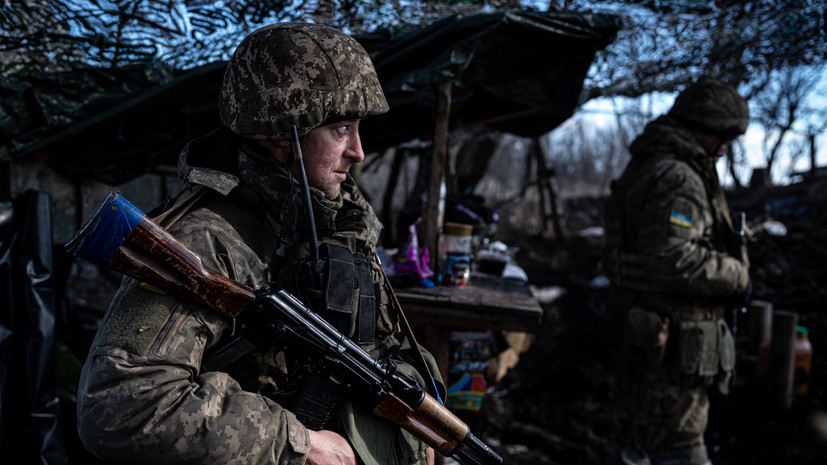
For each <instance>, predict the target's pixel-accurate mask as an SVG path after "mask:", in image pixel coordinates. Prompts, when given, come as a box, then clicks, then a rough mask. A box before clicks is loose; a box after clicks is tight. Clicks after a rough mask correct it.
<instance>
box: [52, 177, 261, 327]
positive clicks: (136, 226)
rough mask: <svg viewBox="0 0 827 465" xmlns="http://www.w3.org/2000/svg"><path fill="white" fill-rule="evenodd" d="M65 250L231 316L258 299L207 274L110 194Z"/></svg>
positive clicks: (140, 214) (171, 238) (185, 249)
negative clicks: (254, 299)
mask: <svg viewBox="0 0 827 465" xmlns="http://www.w3.org/2000/svg"><path fill="white" fill-rule="evenodd" d="M66 250H67V251H68V252H69V253H71V254H73V255H75V256H77V257H80V258H83V259H85V260H88V261H90V262H92V263H94V264H96V265H101V266H105V267H107V268H111V269H113V270H115V271H118V272H121V273H123V274H125V275H127V276H130V277H132V278H135V279H138V280H140V281H143V282H146V283H149V284H152V285H154V286H157V287H159V288H161V289H166V290H173V291H175V292H178V293H180V294H183V295H185V296H187V297H190V298H191V299H194V300H195V301H197V302H200V303H202V304H205V305H208V306H210V307H212V308H213V309H215V310H217V311H219V312H221V313H223V314H225V315H228V316H231V317H235V316H237V315H238V314H239V313H240V312H241V311H242V310H243V309H244V308H245V307H246V306H247V305H248V304H249V303H250V302H252V300H253V298H254V293H253V290H252V289H250V288H248V287H246V286H244V285H242V284H240V283H238V282H236V281H233V280H231V279H228V278H226V277H224V276H221V275H219V274H217V273H214V272H212V271H210V270H209V269H207V268H206V267H205V266H204V264H203V263H202V262H201V258H200V257H199V256H198V255H197V254H196V253H195V252H193V251H192V250H191V249H190V248H189V247H187V246H186V245H184V244H183V243H182V242H180V241H179V240H178V239H176V238H175V237H174V236H172V235H171V234H169V233H168V232H167V231H166V230H165V229H163V228H162V227H160V226H158V225H157V224H155V223H154V222H153V221H152V220H150V219H149V218H147V216H146V215H145V214H144V213H143V212H142V211H141V210H140V209H138V208H137V207H135V206H134V205H132V204H131V203H129V201H127V200H126V199H125V198H123V197H121V196H120V194H119V193H117V192H110V193H109V195H108V196H107V197H106V199H105V200H104V202H103V204H101V206H100V207H99V208H98V211H97V212H96V213H95V215H94V216H93V217H92V218H91V219H90V220H89V221H88V222H87V223H86V225H85V226H84V227H83V228H82V229H81V230H80V231H78V233H77V234H75V236H74V237H73V238H72V239H71V240H70V241H69V242H67V243H66Z"/></svg>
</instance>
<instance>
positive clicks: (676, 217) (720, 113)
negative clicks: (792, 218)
mask: <svg viewBox="0 0 827 465" xmlns="http://www.w3.org/2000/svg"><path fill="white" fill-rule="evenodd" d="M687 91H688V93H687V94H682V96H683V97H684V98H681V97H679V98H678V99H677V100H676V104H675V105H676V109H674V110H673V112H674V113H673V112H670V113H669V114H667V115H664V116H660V117H659V118H657V119H655V120H654V121H652V122H650V123H649V124H648V125H647V126H646V128H645V130H644V132H643V133H642V134H641V135H640V136H638V138H637V139H635V141H634V142H633V143H632V145H631V146H630V152H631V154H632V159H631V161H630V162H629V164H628V166H627V167H626V170H625V171H624V173H623V175H622V176H621V177H620V178H619V179H618V180H616V181H614V182H613V185H612V193H611V196H610V198H609V199H608V201H607V203H606V206H605V211H606V225H607V228H606V239H605V248H604V253H603V261H602V264H603V272H604V273H605V274H606V275H607V276H608V277H609V278H610V280H611V283H612V286H611V288H610V294H609V297H608V300H607V307H608V309H609V310H610V312H611V313H612V314H613V315H614V316H615V318H616V319H617V325H618V328H624V335H623V337H625V338H626V340H627V341H628V338H629V331H632V330H631V329H629V328H630V325H629V323H628V321H627V320H626V318H627V315H628V314H629V310H630V309H632V308H635V309H642V310H643V311H646V312H652V313H654V314H656V315H657V316H658V318H660V321H664V322H667V323H668V333H667V335H668V340H667V342H666V352H665V354H666V355H665V357H664V358H663V362H662V363H661V364H658V365H646V364H643V363H641V360H637V359H635V358H634V357H627V358H625V359H624V360H619V365H618V366H619V367H620V372H619V373H620V376H619V378H618V390H617V393H616V394H617V395H618V398H617V399H616V400H615V402H614V404H615V405H617V406H618V410H619V411H618V413H619V414H620V418H621V421H622V426H623V431H624V432H625V433H626V434H628V436H629V440H630V442H631V443H633V444H634V445H635V446H637V447H639V448H640V450H642V451H644V452H646V453H647V454H648V455H649V458H650V459H651V460H652V463H653V464H656V463H679V462H659V461H658V459H657V457H662V458H664V457H670V454H674V453H678V456H679V457H683V460H685V461H683V462H680V463H686V464H690V465H696V464H697V465H700V464H703V463H706V462H707V454H706V449H705V447H704V442H703V435H704V431H705V430H706V426H707V421H708V413H709V399H708V395H707V389H708V388H709V387H718V388H720V390H721V391H722V392H726V391H727V389H728V386H729V381H730V379H731V373H732V370H733V368H734V363H735V355H734V340H733V338H732V335H731V333H730V331H729V328H728V327H727V324H726V322H725V320H724V319H723V315H724V311H725V309H726V308H727V307H726V305H727V302H729V301H730V299H731V298H732V296H734V295H738V294H739V293H743V292H744V291H745V290H746V288H747V287H748V282H749V262H748V259H747V255H746V252H745V250H743V245H742V244H740V243H738V242H737V241H736V240H735V233H734V230H733V226H732V222H731V219H730V216H729V211H728V206H727V204H726V200H725V199H724V196H723V192H722V191H721V188H720V186H719V184H718V176H717V172H716V171H715V168H714V165H712V164H710V163H709V162H708V161H707V160H708V157H709V155H708V154H707V153H706V151H705V149H704V148H703V147H702V146H701V144H700V143H699V142H698V140H697V138H696V137H695V135H694V133H693V131H692V129H693V128H690V127H688V126H687V124H686V123H685V119H686V118H687V117H689V118H694V119H695V121H694V122H693V124H692V125H693V127H694V128H698V127H700V126H701V125H702V124H712V122H714V121H718V122H720V121H721V119H722V118H724V119H726V120H727V121H728V122H729V124H730V128H729V129H732V127H734V128H735V129H734V130H733V131H734V132H736V133H737V132H739V131H740V132H743V129H745V128H746V121H745V120H744V118H745V114H748V113H745V112H744V107H745V102H743V99H741V98H740V97H738V100H739V101H738V102H733V97H732V93H733V92H734V90H732V89H730V90H727V91H724V92H721V89H720V86H718V85H717V83H715V84H712V85H711V86H710V85H706V86H701V87H700V88H699V87H693V88H690V89H687ZM687 95H688V96H689V97H692V98H695V99H702V100H703V99H706V100H705V101H697V100H695V101H688V100H687V99H686V96H687ZM721 95H723V98H722V99H720V100H716V98H718V97H720V96H721ZM735 95H737V94H735ZM733 103H737V105H735V107H734V108H733V107H732V106H730V107H729V108H728V109H720V108H717V107H716V105H732V104H733ZM742 103H743V106H742V105H741V104H742ZM713 108H714V110H712V109H713ZM675 114H677V115H679V116H680V117H681V120H680V121H679V120H678V119H677V118H676V117H675ZM705 117H706V119H704V118H705ZM721 127H724V126H723V125H722V126H719V128H721ZM731 136H734V134H731ZM636 311H638V310H636ZM676 451H677V452H676ZM680 454H683V456H681V455H680ZM672 459H674V457H672ZM664 460H666V459H665V458H664Z"/></svg>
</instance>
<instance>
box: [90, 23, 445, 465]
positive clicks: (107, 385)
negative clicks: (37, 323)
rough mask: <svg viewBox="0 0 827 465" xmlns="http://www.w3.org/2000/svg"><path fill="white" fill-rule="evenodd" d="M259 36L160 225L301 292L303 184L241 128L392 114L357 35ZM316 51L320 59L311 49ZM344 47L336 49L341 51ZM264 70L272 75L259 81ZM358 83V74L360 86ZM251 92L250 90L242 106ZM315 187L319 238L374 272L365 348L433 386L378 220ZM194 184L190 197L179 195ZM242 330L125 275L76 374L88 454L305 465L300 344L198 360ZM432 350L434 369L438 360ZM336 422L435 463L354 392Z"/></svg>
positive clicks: (271, 128) (236, 68)
mask: <svg viewBox="0 0 827 465" xmlns="http://www.w3.org/2000/svg"><path fill="white" fill-rule="evenodd" d="M260 32H261V34H256V33H254V37H252V38H250V39H248V40H247V41H245V43H244V44H243V45H242V46H241V47H240V48H239V53H237V54H236V58H237V60H236V61H233V62H231V64H230V65H229V66H228V68H229V69H228V76H231V77H230V78H228V81H226V82H225V88H224V91H223V93H222V97H221V99H222V100H221V102H222V103H221V105H222V119H223V121H224V122H225V123H226V124H227V126H228V128H220V129H218V130H217V131H215V132H214V133H212V134H210V135H208V136H205V137H203V138H200V139H196V140H194V141H192V142H190V144H188V146H187V147H186V148H185V150H184V151H183V152H182V154H181V157H180V159H179V175H180V176H181V179H182V180H183V181H184V182H185V184H186V185H187V186H189V189H190V190H189V191H188V192H185V193H184V195H183V196H182V197H180V198H179V201H178V202H177V203H175V205H173V206H172V208H171V209H169V210H167V212H166V213H164V217H163V218H164V220H163V221H164V223H162V224H164V225H165V226H169V231H170V232H171V233H172V234H173V235H174V236H176V237H177V238H178V239H179V240H181V241H182V242H183V243H184V244H186V245H188V246H189V247H190V248H191V249H193V251H195V252H196V253H197V254H198V255H199V256H200V257H201V259H202V261H203V263H204V265H205V266H206V267H207V268H209V269H211V270H213V271H215V272H216V273H219V274H221V275H223V276H226V277H229V278H231V279H233V280H236V281H239V282H242V283H245V284H247V285H248V286H250V287H252V288H254V289H256V288H260V287H261V286H263V285H271V286H273V287H276V288H283V289H286V290H287V291H289V292H291V293H293V294H295V295H297V296H300V297H301V296H302V294H303V289H302V285H303V283H302V280H301V279H300V276H301V273H299V272H298V269H299V265H300V264H301V263H303V261H304V260H306V259H307V258H308V257H309V254H310V251H309V246H308V244H307V233H306V229H305V227H304V225H305V224H306V220H305V218H304V213H303V212H304V211H305V208H304V206H303V205H302V196H300V195H296V192H298V190H297V189H298V187H297V182H296V181H295V180H294V179H291V178H289V177H288V176H287V168H286V167H284V166H281V165H279V164H277V163H274V159H272V158H270V157H269V155H268V154H267V153H263V152H261V149H260V148H258V146H257V145H256V144H255V143H253V142H251V141H250V140H249V139H252V138H253V137H248V138H246V139H243V138H241V137H239V134H245V135H250V134H248V131H252V132H255V133H256V136H257V137H255V138H261V137H278V136H280V135H282V132H283V131H284V130H285V128H286V127H287V126H285V125H289V124H291V123H293V124H295V123H298V124H300V128H301V131H300V132H301V133H305V132H307V130H309V128H311V127H316V126H319V125H321V124H323V123H327V122H331V120H332V119H338V118H351V117H361V116H364V115H366V114H373V113H378V112H382V111H385V110H387V104H386V102H385V100H384V97H383V96H382V94H381V88H379V87H378V80H376V76H375V73H374V72H373V68H372V66H370V60H369V59H368V58H367V55H366V54H364V52H363V51H362V52H361V53H362V55H359V52H358V51H359V50H361V47H359V48H358V49H357V48H356V47H358V44H355V42H353V41H352V39H350V38H349V37H347V36H345V35H343V34H341V33H339V32H336V31H333V30H330V29H327V28H323V27H321V26H315V25H278V26H268V27H265V28H262V29H261V30H260ZM285 32H289V34H288V35H287V36H286V37H285V36H284V35H282V34H283V33H285ZM288 39H289V41H292V42H291V43H292V44H293V46H292V47H285V48H284V49H279V51H278V52H276V51H275V50H274V47H273V44H276V42H272V41H275V40H288ZM266 44H269V45H270V46H269V47H267V46H266ZM257 47H263V48H265V49H268V50H269V52H268V53H259V52H257V51H256V50H258V49H257ZM276 48H278V47H276ZM334 52H335V53H334ZM280 54H281V55H280ZM319 54H321V56H323V57H324V58H323V59H317V58H318V56H317V55H319ZM337 54H341V55H342V56H341V58H333V57H335V56H337ZM282 55H283V56H282ZM305 61H306V62H307V63H306V65H305V64H304V63H305ZM246 65H249V66H246ZM368 68H369V69H368ZM256 73H258V74H256ZM262 78H263V79H265V80H267V81H268V82H270V81H272V82H275V84H274V85H273V86H269V85H268V86H265V87H266V88H261V84H260V82H264V81H262V80H261V79H262ZM359 79H364V80H365V84H364V85H357V84H356V83H354V82H353V81H354V80H359ZM305 85H307V86H306V87H303V86H305ZM248 98H249V99H253V100H255V101H254V102H252V103H251V104H250V105H247V103H246V102H245V103H244V104H241V103H239V102H240V101H242V100H246V99H248ZM259 106H261V107H262V108H263V110H261V111H258V110H257V108H259ZM280 114H284V115H288V116H286V117H284V118H281V117H279V115H280ZM310 190H311V197H312V208H313V211H314V216H315V220H316V227H317V231H318V234H319V240H320V242H322V243H330V244H336V245H338V246H342V247H344V248H345V249H346V250H348V251H349V253H350V254H352V255H353V257H354V262H356V261H359V263H360V264H361V265H363V266H367V267H368V268H367V269H368V271H369V276H368V280H369V284H368V286H370V287H373V288H374V293H375V299H374V300H375V304H374V305H372V306H371V310H373V311H375V318H372V319H370V320H375V321H371V323H372V325H373V326H372V327H373V330H374V334H373V335H372V336H373V337H372V338H370V340H369V341H368V342H365V343H362V344H360V345H361V346H362V347H363V348H364V349H365V350H367V351H368V352H369V353H370V354H371V355H373V356H374V357H375V358H377V359H380V360H387V359H392V360H393V361H394V362H395V363H396V364H397V366H398V368H399V369H400V370H402V371H405V372H408V373H409V374H412V375H413V376H414V377H415V378H416V379H417V380H418V381H419V382H420V383H421V385H423V386H424V385H425V384H424V380H423V378H422V376H421V375H420V374H419V373H418V372H417V370H416V369H414V368H413V366H412V365H411V364H410V363H408V361H409V360H411V359H412V357H411V356H410V355H409V352H410V350H411V349H410V346H409V342H408V341H407V339H405V338H404V337H402V336H400V334H399V331H400V324H399V321H400V320H399V317H400V314H399V311H400V309H397V308H395V307H394V306H393V303H392V302H393V299H392V297H391V293H392V292H393V290H392V288H391V286H390V283H389V282H388V281H387V279H386V277H385V276H384V274H383V273H382V272H381V266H380V265H379V264H378V263H377V262H376V261H375V260H373V258H374V257H375V254H376V244H377V240H378V238H379V234H380V231H381V228H382V225H381V223H380V222H379V221H378V219H377V218H376V216H375V214H374V212H373V209H372V208H371V207H370V205H369V204H368V202H367V200H366V199H365V198H364V196H363V195H362V194H361V192H360V191H359V189H358V188H357V187H356V185H355V183H354V182H353V180H352V179H350V178H348V180H347V181H345V182H344V183H343V184H342V190H341V195H340V196H339V198H338V199H334V200H332V201H331V200H328V199H325V196H324V194H323V193H322V192H321V191H319V190H317V189H314V188H312V187H311V189H310ZM190 193H192V194H193V195H192V196H191V197H189V198H190V199H191V200H192V202H191V203H190V202H185V201H184V198H186V197H187V196H188V195H189V194H190ZM280 252H283V253H280ZM350 281H351V282H354V280H350ZM345 282H347V281H345ZM360 284H361V281H360ZM374 300H371V301H370V302H374ZM363 301H366V300H365V299H355V300H354V301H353V302H352V308H351V309H350V312H346V314H347V315H348V318H350V320H351V321H352V322H353V323H352V324H349V325H348V324H345V325H344V327H345V333H346V334H347V335H348V336H349V337H351V338H354V337H355V336H356V328H357V327H358V325H357V324H356V322H360V321H361V320H360V318H361V315H363V314H364V312H363V311H362V310H363V309H362V306H361V305H362V304H361V302H363ZM373 311H372V312H370V314H374V312H373ZM345 323H347V322H345ZM234 329H235V323H234V321H232V320H231V319H229V318H228V317H226V316H223V315H221V314H219V313H217V312H215V311H213V310H211V309H209V308H207V307H205V306H200V305H197V304H195V303H194V302H192V301H190V300H188V299H186V298H181V297H177V296H174V295H168V294H161V293H158V292H157V291H156V290H153V289H151V288H146V287H144V286H142V285H141V284H140V283H138V282H136V281H134V280H131V279H126V280H125V281H124V283H123V285H122V286H121V288H120V289H119V291H118V294H117V295H116V297H115V299H114V300H113V302H112V304H111V305H110V308H109V309H108V310H107V313H106V316H105V317H104V320H103V321H102V322H101V327H100V330H99V331H98V334H97V335H96V337H95V340H94V342H93V344H92V347H91V349H90V353H89V356H88V358H87V361H86V363H85V364H84V368H83V372H82V374H81V380H80V383H79V389H78V431H79V434H80V437H81V439H82V441H83V443H84V445H85V446H86V447H87V449H89V450H90V451H91V452H93V453H95V454H97V455H99V456H101V457H104V458H106V459H107V460H109V461H111V462H112V463H119V464H128V463H136V464H138V463H140V464H146V463H153V464H156V465H160V464H166V463H169V464H176V465H180V464H207V463H215V464H222V465H225V464H226V465H230V464H267V465H269V464H302V463H304V462H305V459H306V455H307V453H308V452H309V450H310V443H309V436H308V433H307V430H306V429H305V427H304V426H303V425H302V424H301V423H300V422H299V421H298V420H297V419H296V417H295V416H294V415H293V414H292V413H291V412H290V411H289V410H288V409H286V408H284V407H283V406H282V403H281V401H282V400H283V399H284V396H285V395H286V393H285V392H284V391H285V388H286V386H287V384H286V383H287V382H288V381H289V378H288V376H287V373H288V368H289V367H291V366H293V364H295V360H294V359H293V356H292V353H288V352H281V351H279V352H277V351H276V350H275V349H273V350H271V351H267V352H265V353H257V354H253V355H251V356H250V357H248V358H246V359H243V360H242V361H240V362H238V363H235V364H233V365H231V366H230V367H227V368H226V369H223V370H222V371H205V370H204V369H203V368H202V362H203V361H204V357H205V356H207V354H209V351H210V350H211V349H214V348H215V347H217V346H219V345H220V344H222V343H223V341H225V340H226V338H227V337H228V336H230V335H231V334H232V333H233V331H234ZM279 346H280V345H279V344H278V341H274V348H275V347H279ZM423 352H424V353H423V355H424V356H425V358H426V360H427V361H428V362H429V364H430V370H431V373H434V374H436V375H437V376H438V373H439V371H438V369H437V367H436V363H435V361H434V359H433V357H432V356H431V355H430V354H429V353H428V352H427V351H424V350H423ZM436 381H437V382H438V383H440V380H439V379H437V380H436ZM440 387H441V388H443V389H444V386H442V385H441V384H440ZM331 429H334V430H335V431H337V432H339V433H340V434H342V435H344V436H345V437H347V438H348V440H349V441H350V443H351V444H352V445H353V447H354V449H355V450H356V453H357V455H358V456H359V458H360V459H361V463H364V464H365V465H409V464H411V465H412V464H417V465H425V464H426V463H427V456H426V449H427V446H426V445H425V444H424V443H422V442H421V441H420V440H418V439H417V438H415V437H413V436H412V435H411V434H409V433H408V432H406V431H404V430H401V429H400V428H398V427H396V426H395V425H392V424H391V423H389V422H388V421H387V420H384V419H381V418H379V417H376V416H374V415H373V414H372V413H370V412H366V411H363V410H362V409H361V408H360V407H358V406H356V405H353V404H352V403H349V402H348V403H346V404H345V405H344V406H343V407H342V409H341V410H340V414H339V417H338V421H337V424H336V425H332V426H331Z"/></svg>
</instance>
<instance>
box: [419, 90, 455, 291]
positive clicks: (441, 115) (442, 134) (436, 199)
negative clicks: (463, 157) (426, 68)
mask: <svg viewBox="0 0 827 465" xmlns="http://www.w3.org/2000/svg"><path fill="white" fill-rule="evenodd" d="M450 112H451V82H450V81H446V82H442V83H440V84H439V86H438V87H437V92H436V118H435V122H434V140H433V148H434V153H433V157H432V158H431V179H430V182H429V184H428V204H427V208H426V213H425V224H424V235H425V244H426V245H427V247H428V254H429V255H430V258H431V268H432V269H433V271H434V273H435V274H436V275H437V276H438V275H439V274H440V273H441V272H442V264H441V263H440V262H439V232H440V230H441V229H442V216H443V212H444V208H445V206H444V205H443V204H442V200H443V199H442V193H443V189H445V188H446V186H445V183H446V180H445V163H446V161H445V160H446V159H447V158H448V157H447V153H448V122H449V116H450Z"/></svg>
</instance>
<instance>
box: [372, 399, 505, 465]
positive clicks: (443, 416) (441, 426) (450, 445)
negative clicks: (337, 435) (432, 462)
mask: <svg viewBox="0 0 827 465" xmlns="http://www.w3.org/2000/svg"><path fill="white" fill-rule="evenodd" d="M374 413H375V414H376V415H378V416H380V417H383V418H387V419H388V420H391V421H392V422H394V423H396V424H397V425H399V426H401V427H402V428H404V429H406V430H408V431H409V432H411V433H412V434H414V435H415V436H417V437H418V438H420V439H422V440H423V441H425V443H426V444H428V445H429V446H431V447H433V448H434V449H436V450H437V451H439V453H440V454H442V455H445V456H447V457H452V458H454V459H455V460H456V461H457V462H459V463H460V464H461V465H499V464H501V463H502V462H503V459H502V457H500V456H499V455H498V454H497V453H496V452H494V451H493V450H492V449H491V448H490V447H488V445H486V444H485V443H484V442H482V441H480V440H479V439H478V438H477V437H476V436H474V435H473V434H472V433H471V430H470V428H469V427H468V425H466V424H465V423H464V422H463V421H462V420H460V419H459V418H457V416H456V415H454V414H453V413H451V411H450V410H448V409H447V408H446V407H444V406H443V405H442V404H440V403H439V402H438V401H437V400H436V399H434V398H433V397H431V396H429V395H426V396H425V398H424V399H423V401H422V403H421V404H420V405H419V406H418V407H417V408H416V409H412V408H411V407H410V406H408V404H406V403H405V402H404V401H402V400H401V399H399V398H398V397H396V396H395V395H393V394H390V395H388V396H387V397H386V398H385V400H383V401H382V403H381V404H379V405H377V406H376V408H375V409H374Z"/></svg>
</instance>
